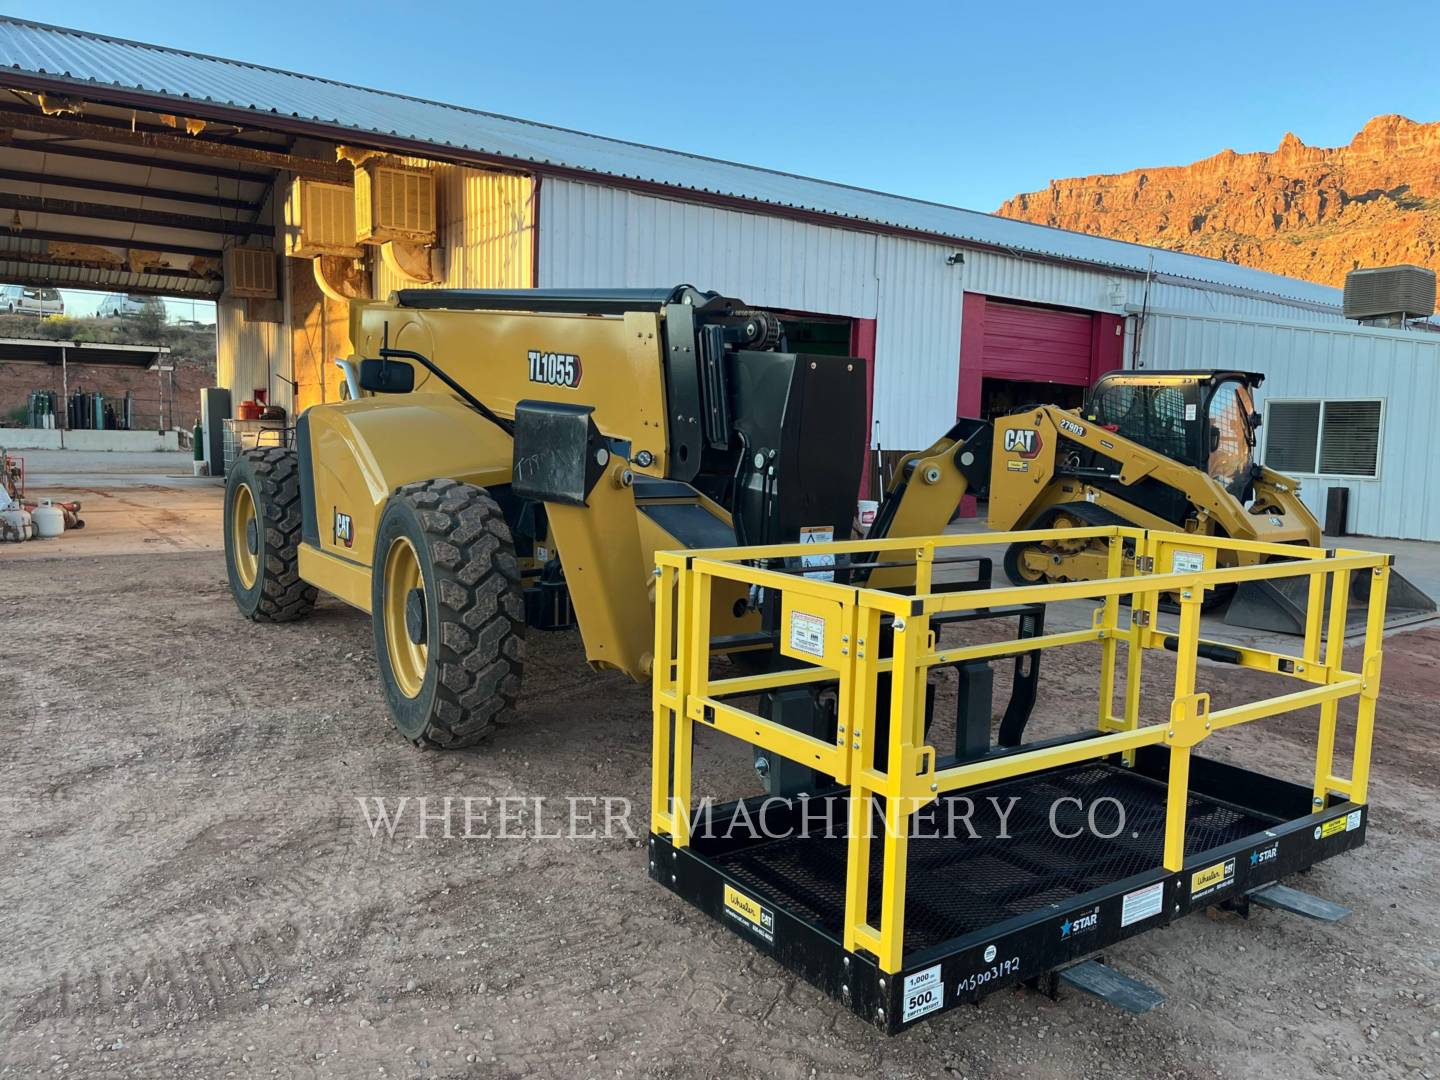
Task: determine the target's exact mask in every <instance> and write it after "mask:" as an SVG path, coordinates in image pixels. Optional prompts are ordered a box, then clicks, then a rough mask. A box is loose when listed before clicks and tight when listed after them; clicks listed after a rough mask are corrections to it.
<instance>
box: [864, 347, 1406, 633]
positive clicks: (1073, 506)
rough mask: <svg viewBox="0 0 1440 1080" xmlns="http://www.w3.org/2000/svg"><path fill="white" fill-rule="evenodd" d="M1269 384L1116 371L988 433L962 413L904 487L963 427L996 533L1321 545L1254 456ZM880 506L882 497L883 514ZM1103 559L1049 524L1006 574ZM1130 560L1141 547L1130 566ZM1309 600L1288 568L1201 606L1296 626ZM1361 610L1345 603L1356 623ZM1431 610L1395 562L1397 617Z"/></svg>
mask: <svg viewBox="0 0 1440 1080" xmlns="http://www.w3.org/2000/svg"><path fill="white" fill-rule="evenodd" d="M1263 381H1264V376H1263V375H1261V374H1258V373H1256V372H1247V371H1211V370H1204V371H1155V372H1150V371H1117V372H1112V373H1111V374H1109V375H1106V376H1103V377H1102V378H1101V379H1100V380H1099V381H1098V382H1097V383H1096V384H1095V386H1094V387H1093V388H1092V389H1091V391H1090V393H1089V395H1088V399H1087V401H1086V404H1085V406H1084V408H1082V409H1081V410H1079V411H1078V412H1072V411H1067V410H1064V409H1060V408H1057V407H1055V406H1053V405H1041V406H1035V407H1032V408H1028V409H1024V410H1020V411H1018V412H1015V413H1012V414H1011V415H1009V416H1005V417H1001V418H998V419H996V420H995V421H994V425H993V426H994V431H993V435H992V433H991V431H990V425H986V424H981V423H979V422H975V421H970V422H966V421H962V422H961V425H962V426H963V425H965V424H967V423H968V424H969V425H971V426H969V427H968V428H963V427H957V429H956V431H954V432H952V433H951V435H950V436H947V438H946V439H943V440H941V442H939V443H937V444H936V446H934V447H931V448H930V449H929V450H927V451H925V452H923V453H921V454H918V455H914V456H913V457H911V458H908V459H906V460H905V461H903V462H902V463H901V468H900V469H899V470H898V471H897V476H898V477H899V482H900V484H901V485H904V484H908V483H913V482H914V478H915V477H916V476H919V477H920V478H922V482H923V478H925V477H930V476H935V475H937V473H936V469H937V467H938V466H940V465H942V464H943V462H944V460H945V459H946V458H947V456H949V455H952V454H954V453H955V452H956V449H957V447H958V444H957V442H956V436H960V435H961V434H962V430H963V438H961V439H960V442H963V444H964V448H965V449H970V448H971V447H972V446H973V447H974V449H973V451H972V452H974V453H985V454H987V455H988V454H992V453H993V462H992V469H991V479H990V506H989V518H988V522H987V524H988V525H989V527H990V528H992V529H996V530H999V531H1001V532H1010V531H1014V530H1037V531H1040V530H1057V529H1083V528H1093V527H1094V526H1103V525H1129V526H1138V527H1140V528H1146V529H1156V530H1169V531H1179V532H1185V533H1191V534H1195V535H1200V536H1210V537H1223V538H1228V539H1231V540H1239V541H1255V542H1261V543H1268V544H1277V543H1278V544H1297V545H1302V546H1308V547H1320V546H1321V533H1320V525H1319V523H1318V522H1317V521H1316V520H1315V516H1314V515H1313V514H1312V513H1311V512H1310V510H1309V509H1308V508H1307V507H1306V505H1305V504H1304V502H1302V501H1301V499H1300V485H1299V484H1298V483H1297V482H1296V481H1294V480H1292V479H1291V478H1290V477H1288V476H1284V475H1282V474H1280V473H1277V472H1275V471H1274V470H1273V469H1268V468H1265V467H1264V466H1263V465H1261V464H1259V463H1258V462H1257V461H1256V460H1255V449H1256V435H1257V430H1258V428H1259V426H1260V414H1259V413H1257V412H1256V411H1255V406H1254V399H1253V397H1252V393H1251V392H1252V390H1253V389H1254V388H1256V387H1258V386H1260V384H1261V383H1262V382H1263ZM979 444H983V445H979ZM992 447H993V449H992ZM962 452H963V451H962ZM892 501H893V500H892ZM894 505H895V506H896V507H897V508H898V506H899V503H898V502H895V503H894ZM884 514H885V511H884V509H883V508H882V511H881V514H880V518H879V520H883V518H884ZM899 535H907V534H906V533H905V532H903V531H902V532H901V533H899ZM1196 557H1197V558H1198V556H1196ZM1106 558H1107V545H1106V543H1105V541H1103V540H1097V539H1095V538H1093V537H1092V538H1088V539H1083V540H1073V541H1072V540H1066V539H1063V537H1062V538H1054V537H1053V534H1052V537H1051V538H1049V539H1046V540H1037V541H1033V542H1027V541H1022V542H1019V543H1015V544H1012V545H1010V547H1009V549H1008V550H1007V552H1006V556H1005V572H1006V574H1007V576H1008V577H1009V578H1010V580H1011V581H1013V582H1014V583H1015V584H1017V585H1028V584H1036V583H1039V582H1055V581H1084V580H1093V579H1098V578H1103V577H1105V576H1106ZM1222 558H1223V563H1222V565H1226V566H1229V565H1239V566H1247V565H1253V564H1255V563H1258V562H1261V561H1266V560H1269V559H1273V558H1275V556H1274V555H1273V554H1270V553H1262V552H1260V551H1252V552H1247V551H1245V550H1244V548H1243V545H1240V546H1238V547H1237V548H1234V549H1231V550H1227V551H1226V552H1225V553H1224V555H1223V556H1222ZM1134 569H1135V567H1134V565H1133V552H1132V553H1130V554H1128V555H1127V560H1126V567H1125V572H1126V573H1127V574H1129V573H1132V572H1133V571H1134ZM1143 569H1146V570H1149V569H1166V570H1168V569H1171V568H1168V567H1167V568H1148V567H1147V568H1143ZM1212 569H1213V567H1212ZM1353 587H1354V590H1355V596H1354V599H1356V600H1357V601H1363V600H1364V599H1365V595H1366V593H1365V590H1366V587H1367V579H1365V578H1364V577H1363V575H1357V576H1356V577H1355V579H1354V586H1353ZM1310 601H1311V597H1310V596H1309V594H1308V585H1307V583H1306V581H1305V580H1304V579H1301V578H1285V579H1277V580H1275V581H1269V580H1264V581H1250V582H1245V583H1243V584H1241V585H1239V586H1238V587H1237V586H1235V585H1233V584H1232V585H1227V586H1222V587H1219V588H1217V589H1215V590H1214V591H1213V592H1211V593H1209V594H1208V595H1207V601H1206V607H1207V610H1215V609H1218V608H1221V607H1225V606H1226V605H1228V608H1227V611H1226V622H1227V623H1229V624H1230V625H1237V626H1249V627H1254V628H1257V629H1262V630H1270V631H1275V632H1279V633H1288V634H1301V633H1303V631H1304V627H1305V612H1306V608H1307V605H1308V604H1309V602H1310ZM1364 607H1365V605H1364V604H1363V603H1359V602H1357V603H1356V604H1354V605H1352V606H1351V607H1350V609H1349V611H1350V617H1351V619H1352V622H1354V623H1355V624H1356V625H1358V620H1360V619H1362V618H1363V612H1364ZM1434 612H1435V603H1434V601H1433V600H1431V599H1430V597H1428V596H1426V595H1425V594H1424V593H1423V592H1421V591H1420V590H1419V589H1417V588H1416V587H1415V586H1414V585H1413V584H1411V583H1410V582H1408V581H1406V580H1405V579H1404V578H1403V577H1401V575H1399V574H1398V573H1394V572H1392V573H1391V575H1390V591H1389V594H1388V605H1387V609H1386V614H1387V620H1388V622H1389V623H1390V624H1395V623H1399V622H1408V621H1415V620H1418V619H1422V618H1428V617H1430V616H1431V615H1433V614H1434Z"/></svg>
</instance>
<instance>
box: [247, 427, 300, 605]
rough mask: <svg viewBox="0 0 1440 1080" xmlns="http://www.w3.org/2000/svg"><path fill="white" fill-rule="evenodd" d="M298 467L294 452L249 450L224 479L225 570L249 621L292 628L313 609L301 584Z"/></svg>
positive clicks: (284, 450)
mask: <svg viewBox="0 0 1440 1080" xmlns="http://www.w3.org/2000/svg"><path fill="white" fill-rule="evenodd" d="M299 546H300V463H299V461H298V459H297V458H296V455H295V451H294V450H290V449H288V448H286V447H280V446H269V447H265V448H263V449H254V450H247V451H245V453H243V454H241V455H240V457H239V458H238V459H236V461H235V464H234V465H233V466H232V467H231V469H230V475H229V476H228V477H226V479H225V570H226V574H227V576H228V577H229V579H230V592H231V594H232V595H233V596H234V597H235V603H236V605H237V606H238V607H239V608H240V610H241V611H242V612H244V614H245V615H246V617H247V618H251V619H254V620H255V621H256V622H293V621H294V620H295V619H301V618H304V617H305V616H306V615H308V614H309V613H310V609H311V608H313V607H314V606H315V586H313V585H309V584H306V583H305V582H304V581H302V580H301V578H300V556H299Z"/></svg>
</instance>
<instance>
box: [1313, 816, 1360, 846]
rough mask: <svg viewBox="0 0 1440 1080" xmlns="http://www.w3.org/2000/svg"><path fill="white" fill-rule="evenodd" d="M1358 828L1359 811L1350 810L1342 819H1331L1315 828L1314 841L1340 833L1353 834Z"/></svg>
mask: <svg viewBox="0 0 1440 1080" xmlns="http://www.w3.org/2000/svg"><path fill="white" fill-rule="evenodd" d="M1359 827H1360V811H1359V810H1351V811H1350V813H1348V814H1346V815H1345V816H1344V817H1337V818H1331V819H1330V820H1329V821H1327V822H1325V824H1324V825H1316V826H1315V839H1316V840H1324V839H1325V838H1327V837H1330V836H1335V835H1336V834H1338V833H1342V832H1354V831H1355V830H1356V829H1358V828H1359Z"/></svg>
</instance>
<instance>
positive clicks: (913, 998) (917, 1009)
mask: <svg viewBox="0 0 1440 1080" xmlns="http://www.w3.org/2000/svg"><path fill="white" fill-rule="evenodd" d="M944 1004H945V980H944V979H942V978H940V965H939V964H936V965H935V966H934V967H928V968H926V969H925V970H924V971H917V972H916V973H915V974H914V975H907V976H905V1008H904V1011H903V1012H902V1013H901V1016H900V1020H901V1022H902V1023H908V1022H909V1021H911V1020H914V1019H916V1018H917V1017H921V1016H924V1015H925V1014H926V1013H932V1012H934V1011H935V1010H936V1009H938V1008H940V1007H941V1006H942V1005H944Z"/></svg>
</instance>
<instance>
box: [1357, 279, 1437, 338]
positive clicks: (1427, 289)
mask: <svg viewBox="0 0 1440 1080" xmlns="http://www.w3.org/2000/svg"><path fill="white" fill-rule="evenodd" d="M1344 310H1345V318H1347V319H1360V320H1371V319H1386V320H1389V321H1391V322H1394V323H1395V324H1396V325H1403V324H1404V322H1405V320H1406V319H1407V318H1411V319H1414V318H1421V319H1424V318H1428V317H1429V316H1431V315H1433V314H1434V313H1435V271H1434V270H1427V269H1425V268H1424V267H1423V266H1377V267H1371V268H1368V269H1364V270H1351V271H1350V272H1349V273H1348V274H1346V275H1345V301H1344Z"/></svg>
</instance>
